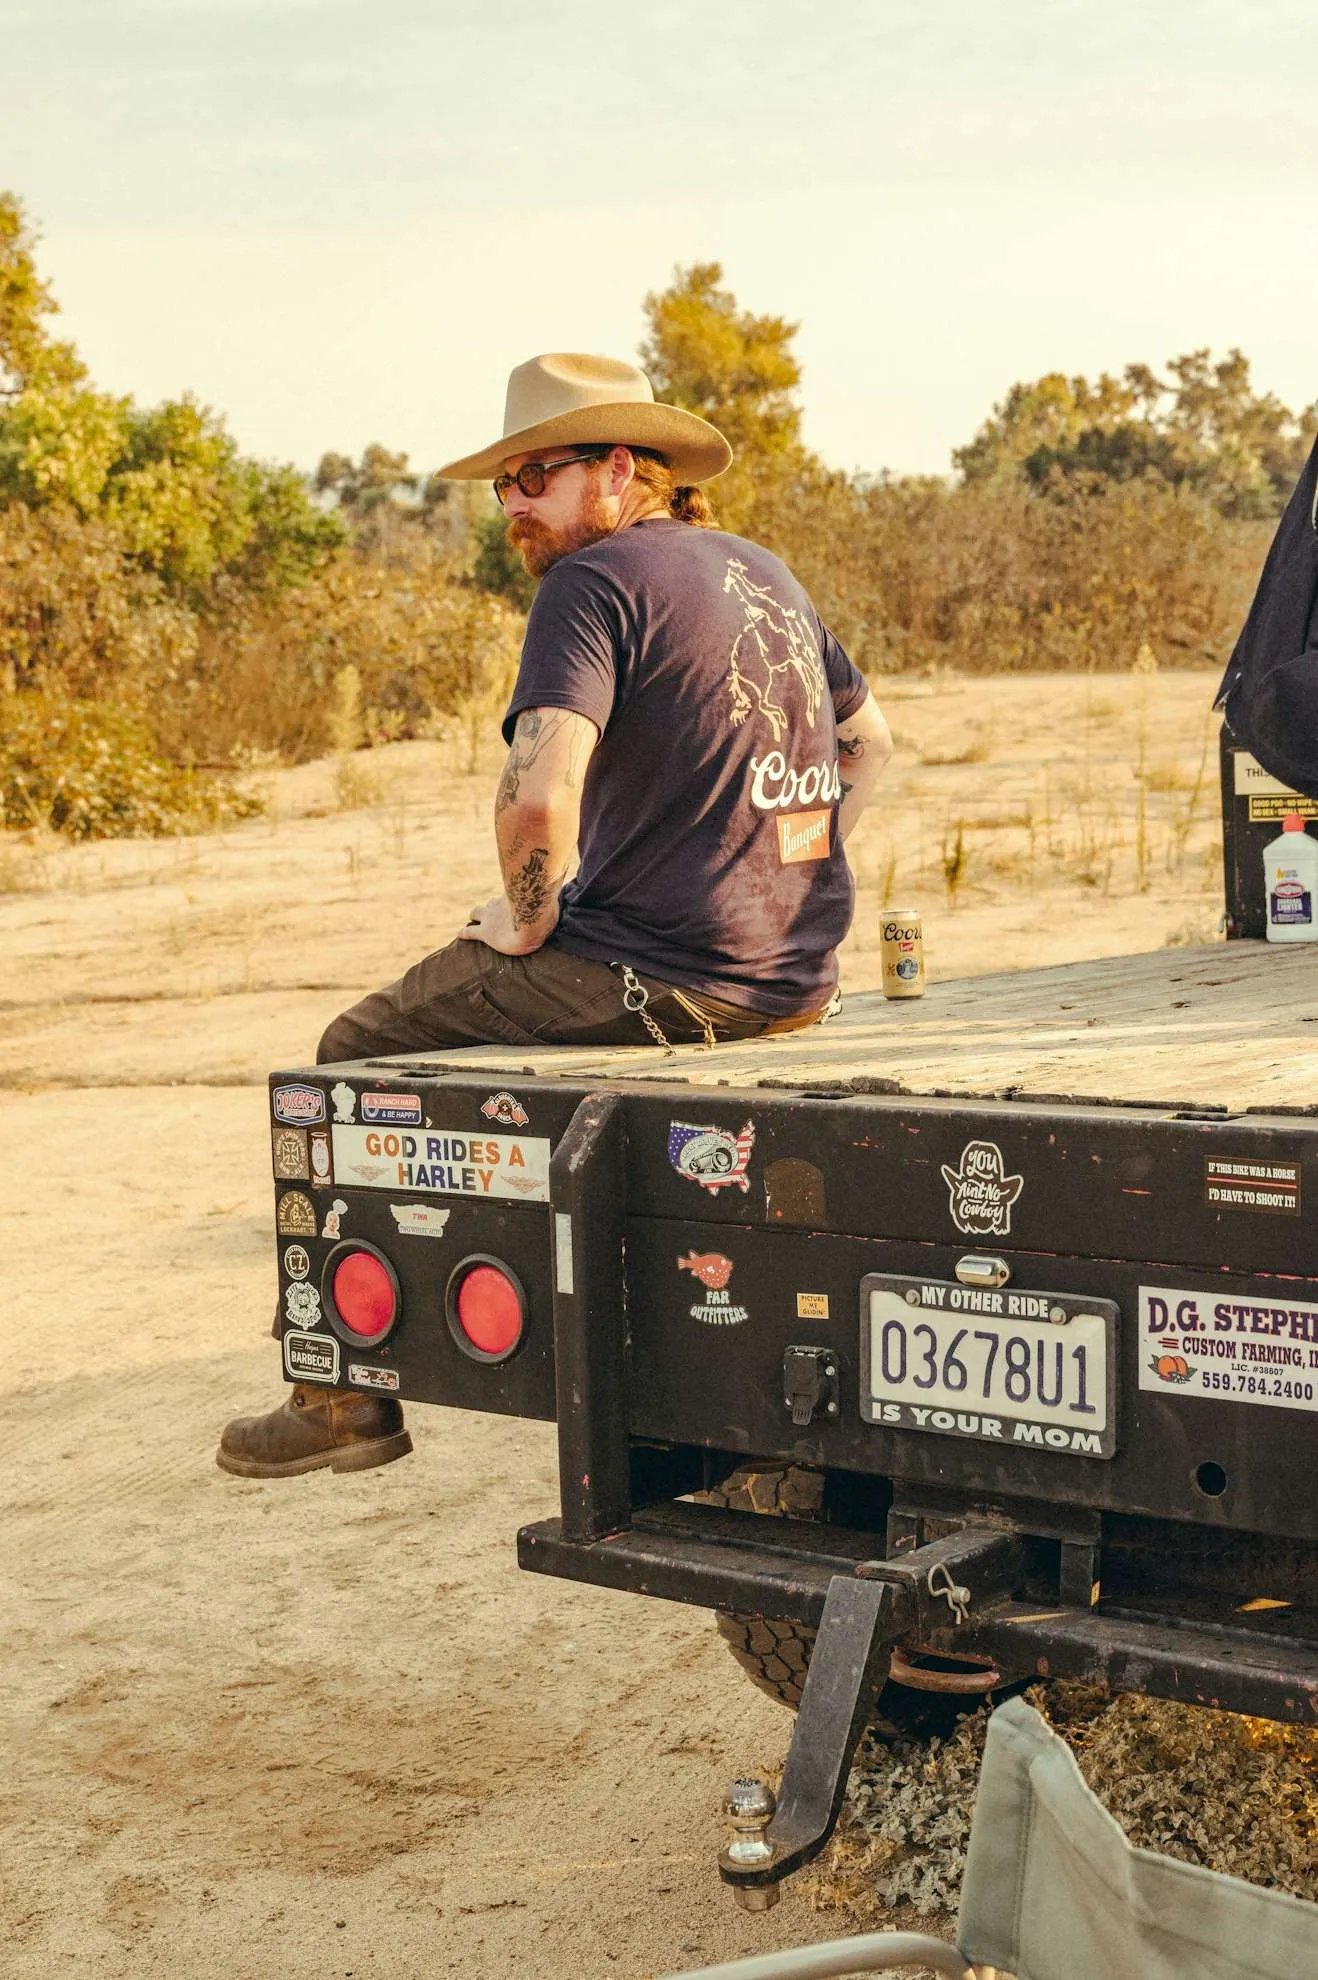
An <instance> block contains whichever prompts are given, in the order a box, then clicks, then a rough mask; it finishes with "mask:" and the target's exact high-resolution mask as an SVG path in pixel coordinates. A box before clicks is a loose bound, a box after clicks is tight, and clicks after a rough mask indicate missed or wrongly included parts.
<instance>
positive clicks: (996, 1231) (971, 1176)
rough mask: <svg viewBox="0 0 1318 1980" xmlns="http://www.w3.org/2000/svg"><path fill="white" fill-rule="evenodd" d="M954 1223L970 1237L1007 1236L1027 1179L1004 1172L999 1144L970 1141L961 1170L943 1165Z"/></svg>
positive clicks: (962, 1151) (966, 1147) (962, 1156)
mask: <svg viewBox="0 0 1318 1980" xmlns="http://www.w3.org/2000/svg"><path fill="white" fill-rule="evenodd" d="M942 1168H943V1181H944V1182H945V1183H946V1184H947V1194H948V1203H949V1208H950V1209H951V1212H952V1222H953V1223H954V1224H955V1225H956V1227H957V1229H958V1230H959V1231H964V1232H965V1233H966V1235H967V1237H1006V1236H1007V1234H1008V1233H1009V1231H1010V1230H1011V1206H1012V1204H1013V1203H1014V1202H1015V1201H1016V1198H1017V1197H1018V1196H1019V1195H1020V1193H1021V1190H1022V1188H1023V1187H1024V1183H1025V1178H1024V1176H1009V1175H1007V1174H1006V1173H1005V1170H1004V1167H1003V1161H1002V1150H1001V1149H1000V1148H999V1147H998V1145H997V1143H996V1141H968V1142H967V1143H966V1145H965V1147H964V1148H963V1149H962V1150H961V1163H960V1167H959V1168H955V1169H949V1168H948V1166H947V1164H946V1162H944V1163H943V1165H942Z"/></svg>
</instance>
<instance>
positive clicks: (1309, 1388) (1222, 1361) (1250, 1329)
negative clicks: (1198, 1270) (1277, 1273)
mask: <svg viewBox="0 0 1318 1980" xmlns="http://www.w3.org/2000/svg"><path fill="white" fill-rule="evenodd" d="M1139 1326H1140V1337H1141V1342H1142V1346H1141V1350H1140V1363H1139V1368H1140V1387H1141V1389H1152V1390H1155V1391H1157V1390H1161V1391H1162V1393H1163V1394H1171V1395H1175V1394H1176V1393H1177V1392H1178V1391H1179V1392H1180V1393H1181V1394H1182V1395H1186V1396H1205V1397H1207V1398H1208V1399H1209V1401H1211V1402H1233V1403H1253V1404H1255V1405H1256V1406H1257V1405H1262V1407H1264V1408H1266V1409H1303V1410H1308V1411H1310V1412H1311V1413H1312V1412H1314V1411H1318V1305H1316V1304H1315V1303H1314V1302H1313V1301H1312V1300H1308V1299H1287V1298H1286V1297H1285V1296H1284V1295H1283V1296H1282V1297H1281V1298H1279V1299H1276V1298H1273V1299H1264V1298H1261V1297H1260V1296H1259V1295H1258V1294H1257V1293H1245V1294H1243V1295H1242V1296H1240V1297H1232V1296H1230V1295H1223V1294H1221V1293H1220V1292H1216V1291H1213V1292H1202V1291H1200V1292H1195V1291H1193V1290H1191V1289H1190V1288H1189V1287H1186V1286H1141V1287H1140V1318H1139Z"/></svg>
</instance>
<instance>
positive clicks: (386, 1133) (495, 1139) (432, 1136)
mask: <svg viewBox="0 0 1318 1980" xmlns="http://www.w3.org/2000/svg"><path fill="white" fill-rule="evenodd" d="M370 1097H371V1096H370V1095H369V1094H365V1093H363V1095H362V1097H361V1104H362V1111H363V1113H364V1112H365V1110H366V1102H367V1100H368V1099H369V1098H370ZM377 1097H378V1096H377ZM419 1104H420V1103H419V1102H418V1105H419ZM332 1133H333V1136H334V1172H335V1174H336V1175H337V1176H338V1177H339V1180H340V1181H341V1182H342V1181H343V1180H344V1178H345V1177H346V1176H349V1175H351V1176H360V1177H361V1180H362V1183H363V1184H364V1186H365V1187H366V1188H367V1189H388V1190H400V1189H418V1190H429V1191H435V1192H439V1193H441V1194H444V1195H450V1196H490V1197H496V1196H502V1197H509V1196H512V1197H516V1196H527V1197H530V1198H532V1199H533V1200H534V1201H536V1202H538V1203H548V1201H549V1143H548V1141H547V1140H546V1139H544V1138H542V1137H539V1136H532V1135H511V1134H452V1133H450V1132H449V1131H448V1130H447V1129H445V1128H434V1129H430V1128H427V1129H426V1130H425V1131H424V1132H422V1131H420V1130H418V1131H417V1133H415V1134H409V1133H406V1132H395V1131H394V1130H393V1129H381V1128H373V1127H335V1128H334V1129H333V1130H332Z"/></svg>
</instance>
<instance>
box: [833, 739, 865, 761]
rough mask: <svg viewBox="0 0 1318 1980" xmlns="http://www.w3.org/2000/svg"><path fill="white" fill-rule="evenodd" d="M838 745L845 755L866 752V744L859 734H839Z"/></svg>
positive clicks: (852, 755)
mask: <svg viewBox="0 0 1318 1980" xmlns="http://www.w3.org/2000/svg"><path fill="white" fill-rule="evenodd" d="M837 746H838V749H839V750H840V751H841V753H842V755H843V756H851V757H856V756H863V755H864V754H865V745H864V743H863V742H862V741H861V739H860V737H859V736H839V737H838V739H837Z"/></svg>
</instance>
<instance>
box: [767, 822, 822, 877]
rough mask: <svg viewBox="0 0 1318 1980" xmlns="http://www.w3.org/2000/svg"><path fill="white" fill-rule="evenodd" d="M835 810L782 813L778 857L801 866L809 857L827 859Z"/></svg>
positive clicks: (790, 863) (789, 863)
mask: <svg viewBox="0 0 1318 1980" xmlns="http://www.w3.org/2000/svg"><path fill="white" fill-rule="evenodd" d="M832 820H833V814H832V812H831V811H788V812H779V814H778V816H777V818H776V819H775V820H774V823H775V824H776V825H777V827H778V858H779V860H780V862H781V863H782V865H784V866H800V865H802V864H803V863H804V862H805V861H806V860H808V859H827V858H828V854H829V837H830V834H829V826H830V825H831V824H832Z"/></svg>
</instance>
